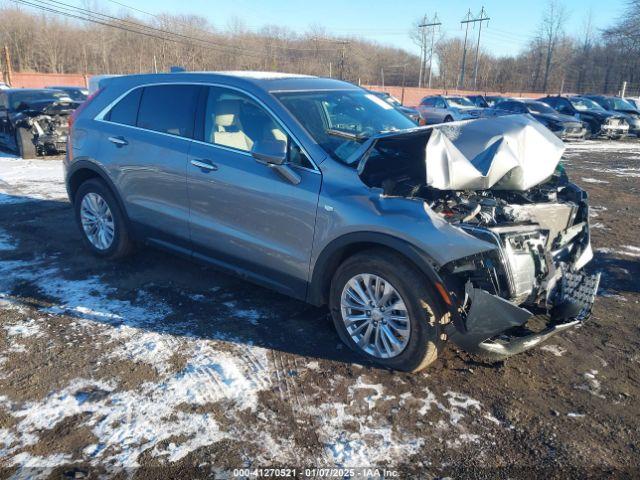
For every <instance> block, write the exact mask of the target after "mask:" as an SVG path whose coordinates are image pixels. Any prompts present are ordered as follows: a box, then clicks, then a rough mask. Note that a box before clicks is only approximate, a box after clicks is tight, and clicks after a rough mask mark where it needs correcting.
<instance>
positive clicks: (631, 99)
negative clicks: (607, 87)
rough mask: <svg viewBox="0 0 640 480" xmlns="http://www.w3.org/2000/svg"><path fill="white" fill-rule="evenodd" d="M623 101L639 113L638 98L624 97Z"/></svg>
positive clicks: (639, 101) (639, 99)
mask: <svg viewBox="0 0 640 480" xmlns="http://www.w3.org/2000/svg"><path fill="white" fill-rule="evenodd" d="M625 100H626V101H627V102H629V103H630V104H631V105H633V106H634V107H635V109H636V110H638V111H640V97H626V98H625Z"/></svg>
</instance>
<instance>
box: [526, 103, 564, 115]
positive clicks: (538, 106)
mask: <svg viewBox="0 0 640 480" xmlns="http://www.w3.org/2000/svg"><path fill="white" fill-rule="evenodd" d="M526 104H527V107H528V108H529V111H530V112H531V113H539V114H556V113H558V112H556V111H555V110H554V109H553V108H551V107H550V106H549V105H547V104H545V103H542V102H526Z"/></svg>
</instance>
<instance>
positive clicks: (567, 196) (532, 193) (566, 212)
mask: <svg viewBox="0 0 640 480" xmlns="http://www.w3.org/2000/svg"><path fill="white" fill-rule="evenodd" d="M489 122H492V123H489ZM563 150H564V146H563V144H562V142H561V141H560V140H558V139H557V138H556V137H555V136H554V135H553V134H552V133H551V132H549V131H548V130H546V129H542V128H540V127H538V126H537V125H536V124H535V123H534V122H533V121H532V120H528V119H526V118H523V117H520V118H516V117H503V118H499V119H491V120H478V121H472V122H463V123H460V124H450V125H447V126H444V127H441V128H434V129H431V130H416V131H412V132H410V133H404V134H386V135H382V136H380V137H379V138H378V140H377V141H374V142H371V144H370V145H369V148H368V149H367V151H366V153H365V154H364V155H363V157H362V159H361V161H360V164H359V172H360V175H361V178H362V179H363V181H364V182H365V183H367V184H368V185H370V186H373V187H379V188H382V189H383V191H384V195H387V196H401V197H405V198H411V199H414V200H415V199H419V200H422V201H423V202H424V204H425V209H426V211H427V213H428V214H429V215H435V216H437V217H439V218H443V219H445V220H446V221H447V222H448V223H449V224H450V225H453V226H456V227H458V228H459V229H460V231H462V232H464V233H466V234H469V235H472V236H473V237H476V238H477V239H480V240H482V241H484V242H486V243H488V244H491V245H492V246H493V247H494V248H493V249H490V250H487V251H484V252H479V253H476V254H474V255H471V256H467V257H464V258H459V259H456V260H454V261H450V262H449V263H447V264H445V265H443V266H441V267H440V269H439V271H438V274H439V276H440V278H441V279H442V281H443V283H444V285H445V286H446V289H447V291H448V293H449V295H450V297H451V299H452V302H451V303H452V307H451V314H452V317H453V322H451V323H450V324H449V325H448V326H447V328H448V329H447V335H448V338H449V339H450V340H451V341H453V342H454V343H456V344H457V345H458V346H460V347H461V348H463V349H465V350H467V351H469V352H472V353H477V354H482V355H483V356H485V357H489V358H490V359H494V360H495V359H501V358H505V357H508V356H510V355H513V354H516V353H520V352H522V351H524V350H527V349H529V348H531V347H533V346H535V345H537V344H539V343H540V342H542V341H544V340H546V339H547V338H548V337H549V336H551V335H554V334H556V333H558V332H560V331H563V330H565V329H567V328H570V327H573V326H575V325H578V324H579V323H580V322H583V321H584V320H586V319H587V318H588V317H589V315H590V314H591V308H592V305H593V302H594V299H595V295H596V292H597V289H598V283H599V274H596V275H587V274H585V273H583V272H582V268H583V267H584V265H585V264H586V263H588V262H589V260H591V258H592V256H593V253H592V250H591V244H590V235H589V215H588V202H587V194H586V192H584V191H583V190H581V189H580V188H578V187H577V186H576V185H574V184H572V183H570V182H569V181H568V179H567V176H566V174H565V172H564V170H563V168H562V166H561V165H560V164H559V160H560V158H561V156H562V153H563ZM416 155H418V156H419V158H421V161H420V162H418V163H417V162H415V158H416ZM390 157H393V161H394V166H393V168H389V166H390V165H391V164H390V163H389V161H390ZM410 157H413V158H414V160H413V161H412V160H410ZM385 160H386V161H385Z"/></svg>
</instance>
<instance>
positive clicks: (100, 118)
mask: <svg viewBox="0 0 640 480" xmlns="http://www.w3.org/2000/svg"><path fill="white" fill-rule="evenodd" d="M165 85H166V86H172V85H189V86H197V87H220V88H228V89H229V90H234V91H237V92H240V93H241V94H243V95H246V96H247V97H249V98H250V99H251V100H253V101H255V102H256V103H257V104H258V105H259V106H260V107H262V108H264V109H265V110H266V111H267V113H269V115H271V116H272V117H273V118H274V120H275V121H276V122H277V123H278V125H280V127H282V128H283V129H284V131H285V132H287V135H289V137H290V138H291V139H292V140H293V141H294V142H295V143H296V145H297V146H298V147H299V148H300V150H301V151H302V153H304V155H305V156H306V157H307V159H308V160H309V162H310V163H311V165H313V169H311V168H307V167H303V166H302V165H295V164H290V166H291V167H295V168H299V169H301V170H306V171H309V172H313V173H316V174H320V169H319V168H318V165H317V164H316V162H315V161H314V160H313V158H312V157H311V155H309V152H308V151H307V149H306V148H304V147H303V146H302V144H301V142H300V140H298V138H297V137H296V136H295V135H294V134H293V133H292V132H291V130H290V129H289V128H288V127H287V126H286V125H285V124H284V123H283V122H282V120H281V119H280V118H279V117H278V116H277V115H276V114H275V113H274V112H273V110H271V109H270V108H269V107H268V106H267V105H265V104H264V102H262V101H261V100H260V99H259V98H257V97H256V96H255V95H253V94H251V93H249V92H247V91H246V90H243V89H241V88H238V87H234V86H230V85H225V84H223V83H198V82H166V83H164V82H152V83H144V84H140V85H136V86H135V87H132V88H130V89H129V90H127V91H125V92H124V93H122V94H121V95H119V96H118V97H116V99H115V100H113V101H112V102H111V103H109V104H108V105H107V106H106V107H104V108H103V109H102V110H100V112H99V113H98V114H97V115H96V116H95V117H93V119H94V120H95V121H97V122H103V123H110V124H113V125H121V126H123V127H129V128H133V129H135V130H141V131H143V132H151V133H156V134H158V135H165V136H167V137H172V138H180V139H182V140H187V141H191V142H196V143H199V144H202V145H208V146H210V147H216V148H221V149H222V150H227V151H229V152H234V153H240V154H242V155H245V156H248V157H251V153H250V152H247V151H245V150H240V149H237V148H231V147H227V146H224V145H218V144H217V143H209V142H204V141H202V140H196V139H195V138H188V137H182V136H180V135H173V134H171V133H165V132H158V131H156V130H149V129H146V128H140V127H138V126H136V125H127V124H125V123H117V122H110V121H108V120H105V119H104V117H105V116H106V115H107V113H109V111H110V110H111V109H112V108H113V107H114V106H115V105H116V104H117V103H118V102H119V101H120V100H122V99H123V98H124V97H126V96H127V95H129V94H130V93H131V92H133V91H134V90H137V89H139V88H145V87H156V86H165Z"/></svg>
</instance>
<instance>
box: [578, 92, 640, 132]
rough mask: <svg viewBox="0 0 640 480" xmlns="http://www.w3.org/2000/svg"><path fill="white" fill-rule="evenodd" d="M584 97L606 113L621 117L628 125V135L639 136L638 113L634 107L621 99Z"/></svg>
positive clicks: (639, 117) (599, 96)
mask: <svg viewBox="0 0 640 480" xmlns="http://www.w3.org/2000/svg"><path fill="white" fill-rule="evenodd" d="M585 97H586V98H588V99H590V100H593V101H594V102H596V103H597V104H598V105H600V106H601V107H602V108H604V109H605V110H606V111H608V112H611V113H618V114H620V115H622V116H623V117H624V119H625V120H626V122H627V123H628V124H629V133H630V134H632V135H635V136H637V137H638V136H640V111H638V109H637V108H636V106H635V105H632V104H631V103H629V102H628V101H626V100H625V99H624V98H621V97H609V96H605V95H585Z"/></svg>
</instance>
